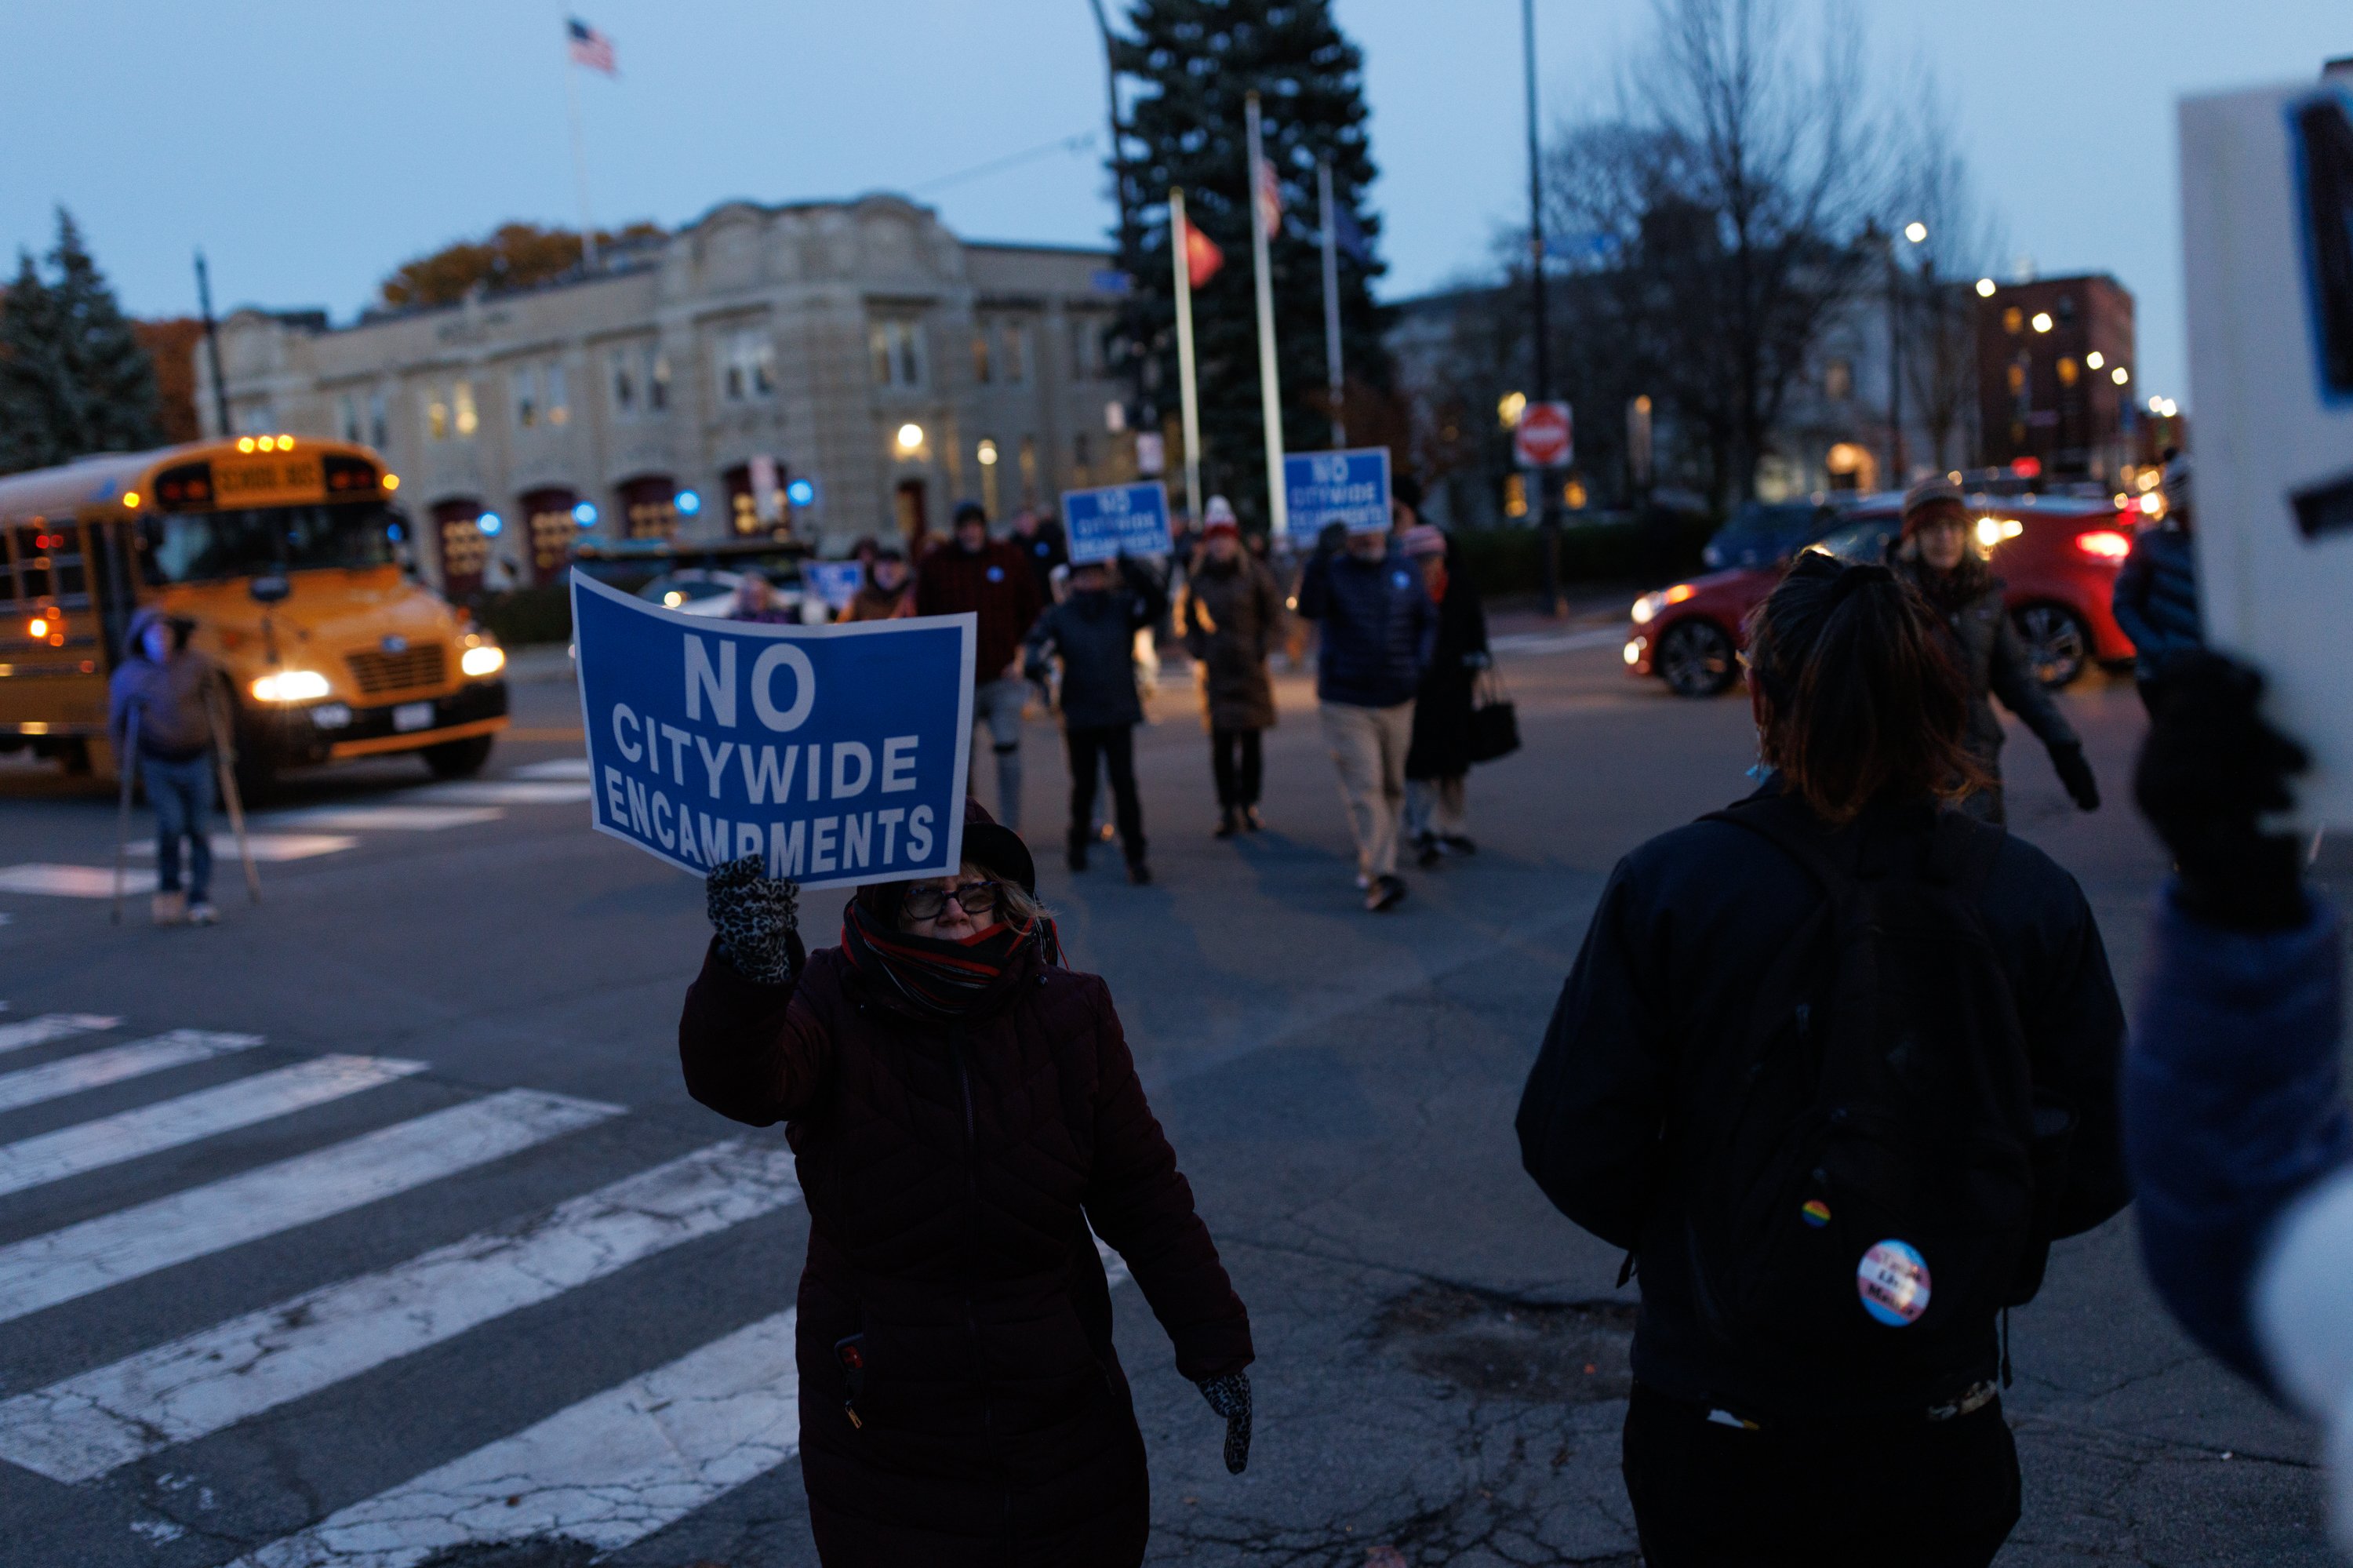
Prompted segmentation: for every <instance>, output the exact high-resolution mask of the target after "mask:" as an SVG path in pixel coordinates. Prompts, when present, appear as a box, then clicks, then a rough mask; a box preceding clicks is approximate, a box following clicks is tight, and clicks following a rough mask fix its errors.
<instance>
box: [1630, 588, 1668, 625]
mask: <svg viewBox="0 0 2353 1568" xmlns="http://www.w3.org/2000/svg"><path fill="white" fill-rule="evenodd" d="M1666 602H1667V599H1666V596H1665V595H1664V594H1656V593H1646V594H1644V595H1643V596H1642V597H1641V598H1640V599H1636V600H1635V601H1634V609H1633V612H1632V613H1633V617H1634V624H1635V625H1637V626H1648V625H1649V624H1651V621H1653V620H1657V619H1658V618H1659V611H1660V610H1661V609H1663V608H1665V605H1666Z"/></svg>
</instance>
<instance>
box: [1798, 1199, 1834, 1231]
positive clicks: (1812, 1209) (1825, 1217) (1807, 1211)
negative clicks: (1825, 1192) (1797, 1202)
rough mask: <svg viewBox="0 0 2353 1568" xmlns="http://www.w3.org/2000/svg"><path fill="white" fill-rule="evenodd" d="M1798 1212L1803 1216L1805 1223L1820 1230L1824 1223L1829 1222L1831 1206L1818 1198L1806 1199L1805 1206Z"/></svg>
mask: <svg viewBox="0 0 2353 1568" xmlns="http://www.w3.org/2000/svg"><path fill="white" fill-rule="evenodd" d="M1798 1213H1799V1214H1800V1215H1802V1216H1804V1218H1805V1222H1806V1224H1810V1225H1811V1226H1813V1227H1814V1229H1816V1230H1820V1229H1821V1228H1822V1227H1823V1226H1824V1225H1826V1224H1830V1223H1831V1206H1830V1205H1829V1204H1828V1203H1825V1202H1822V1201H1821V1200H1820V1198H1809V1199H1807V1200H1806V1202H1805V1206H1804V1207H1803V1208H1800V1209H1799V1211H1798Z"/></svg>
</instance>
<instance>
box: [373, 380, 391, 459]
mask: <svg viewBox="0 0 2353 1568" xmlns="http://www.w3.org/2000/svg"><path fill="white" fill-rule="evenodd" d="M368 445H370V446H372V447H374V448H375V450H378V451H382V450H384V449H385V448H386V447H388V446H390V445H392V415H391V412H390V410H388V409H387V408H385V404H384V394H383V393H381V392H371V393H369V394H368Z"/></svg>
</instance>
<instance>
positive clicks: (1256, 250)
mask: <svg viewBox="0 0 2353 1568" xmlns="http://www.w3.org/2000/svg"><path fill="white" fill-rule="evenodd" d="M1242 135H1243V139H1244V141H1245V142H1246V143H1248V145H1249V149H1250V196H1249V198H1248V199H1249V202H1250V261H1251V263H1252V267H1251V270H1252V271H1253V272H1254V273H1255V274H1256V279H1257V286H1258V397H1259V412H1260V414H1261V417H1262V418H1263V419H1264V421H1265V426H1266V511H1267V519H1268V528H1269V531H1270V532H1271V534H1272V535H1273V536H1274V537H1275V538H1277V539H1283V538H1288V537H1289V536H1290V534H1291V505H1290V497H1289V496H1288V495H1287V494H1285V493H1284V492H1283V488H1282V384H1281V381H1280V380H1279V378H1278V373H1277V370H1276V365H1275V353H1274V281H1273V277H1274V275H1273V262H1272V260H1271V254H1270V249H1269V247H1270V243H1271V240H1272V238H1273V236H1272V235H1271V234H1270V233H1268V232H1267V210H1266V203H1265V202H1264V201H1263V200H1261V199H1260V198H1261V193H1262V191H1263V189H1264V184H1263V182H1264V181H1265V180H1266V178H1267V177H1268V176H1267V167H1266V149H1265V146H1264V145H1263V143H1262V140H1261V133H1260V122H1259V110H1258V94H1257V93H1255V92H1252V93H1250V94H1249V95H1248V96H1247V97H1245V98H1244V99H1243V100H1242Z"/></svg>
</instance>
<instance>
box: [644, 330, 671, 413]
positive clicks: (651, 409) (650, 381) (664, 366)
mask: <svg viewBox="0 0 2353 1568" xmlns="http://www.w3.org/2000/svg"><path fill="white" fill-rule="evenodd" d="M669 407H670V355H667V354H664V353H663V352H662V351H661V350H660V349H659V348H658V347H653V346H650V345H649V347H648V348H647V349H646V412H648V413H649V414H659V413H661V412H663V411H664V410H666V409H667V408H669Z"/></svg>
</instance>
